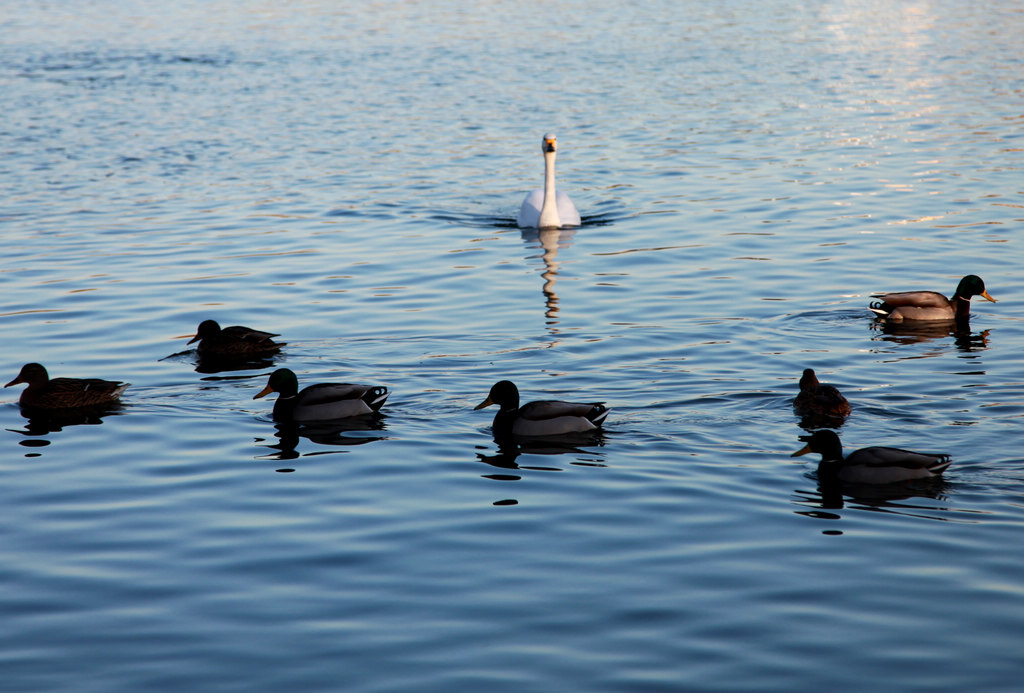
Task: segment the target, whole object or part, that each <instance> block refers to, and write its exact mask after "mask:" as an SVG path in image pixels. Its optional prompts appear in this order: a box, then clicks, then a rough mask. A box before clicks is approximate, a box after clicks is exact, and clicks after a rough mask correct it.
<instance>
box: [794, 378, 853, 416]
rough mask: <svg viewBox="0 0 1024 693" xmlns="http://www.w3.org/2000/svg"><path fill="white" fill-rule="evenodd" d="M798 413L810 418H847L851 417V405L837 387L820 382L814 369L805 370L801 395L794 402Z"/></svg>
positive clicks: (801, 379)
mask: <svg viewBox="0 0 1024 693" xmlns="http://www.w3.org/2000/svg"><path fill="white" fill-rule="evenodd" d="M793 409H795V410H796V411H797V413H799V414H802V415H804V416H810V417H829V418H832V417H834V418H845V417H847V416H849V415H850V403H849V402H848V401H846V398H845V397H843V394H842V393H841V392H840V391H839V389H838V388H836V386H835V385H826V384H825V383H821V382H819V381H818V376H817V375H815V374H814V369H813V368H805V369H804V373H803V375H802V376H801V377H800V394H798V395H797V396H796V398H795V399H794V400H793Z"/></svg>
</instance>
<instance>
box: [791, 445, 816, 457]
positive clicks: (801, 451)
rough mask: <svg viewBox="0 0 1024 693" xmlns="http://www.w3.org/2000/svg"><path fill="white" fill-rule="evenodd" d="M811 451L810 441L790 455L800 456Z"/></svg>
mask: <svg viewBox="0 0 1024 693" xmlns="http://www.w3.org/2000/svg"><path fill="white" fill-rule="evenodd" d="M810 451H811V444H810V443H808V444H807V445H805V446H803V447H802V448H800V449H799V450H797V451H796V452H794V453H793V454H792V455H790V457H800V455H806V454H807V453H809V452H810Z"/></svg>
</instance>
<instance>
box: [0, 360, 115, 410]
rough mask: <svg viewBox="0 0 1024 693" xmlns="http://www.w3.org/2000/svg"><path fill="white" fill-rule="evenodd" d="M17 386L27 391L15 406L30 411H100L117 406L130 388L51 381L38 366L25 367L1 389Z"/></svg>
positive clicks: (92, 382) (73, 380)
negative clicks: (21, 385)
mask: <svg viewBox="0 0 1024 693" xmlns="http://www.w3.org/2000/svg"><path fill="white" fill-rule="evenodd" d="M19 383H25V384H26V385H28V387H26V388H25V389H24V390H23V391H22V393H21V397H20V398H19V399H18V403H19V404H20V405H21V406H22V407H26V408H30V409H72V408H78V407H102V406H104V405H110V404H114V403H116V402H117V401H118V399H119V398H120V397H121V393H122V392H124V391H125V389H126V388H127V387H128V385H129V383H122V382H119V381H114V380H101V379H100V378H50V374H49V373H47V372H46V369H45V368H44V367H43V366H42V365H40V364H38V363H26V364H25V365H24V366H22V368H21V372H20V373H18V377H16V378H15V379H14V380H12V381H11V382H9V383H7V384H6V385H4V387H10V386H12V385H17V384H19Z"/></svg>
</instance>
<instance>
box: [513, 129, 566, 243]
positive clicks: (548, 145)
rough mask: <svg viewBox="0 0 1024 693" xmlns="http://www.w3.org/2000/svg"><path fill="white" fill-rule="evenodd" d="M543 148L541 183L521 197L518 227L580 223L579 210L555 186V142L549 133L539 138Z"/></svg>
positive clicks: (545, 226)
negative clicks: (542, 177) (524, 197)
mask: <svg viewBox="0 0 1024 693" xmlns="http://www.w3.org/2000/svg"><path fill="white" fill-rule="evenodd" d="M540 146H541V151H543V152H544V187H543V188H537V189H536V190H532V191H531V192H530V193H528V194H527V195H526V199H524V200H523V205H522V207H520V208H519V218H518V220H517V221H516V223H517V224H518V226H519V227H520V228H533V229H546V228H551V227H561V226H579V225H580V213H579V212H578V211H576V205H574V204H573V203H572V200H570V199H569V196H568V195H566V194H565V193H564V192H558V191H557V190H555V152H556V150H557V142H556V139H555V136H554V135H552V134H550V133H549V134H547V135H544V139H542V140H541V145H540Z"/></svg>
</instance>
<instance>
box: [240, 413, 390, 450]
mask: <svg viewBox="0 0 1024 693" xmlns="http://www.w3.org/2000/svg"><path fill="white" fill-rule="evenodd" d="M274 429H275V430H274V436H275V438H276V439H277V440H276V441H275V442H272V443H271V442H268V441H269V440H270V439H269V438H257V439H256V443H257V444H258V445H260V446H261V447H265V448H269V449H271V450H274V451H275V452H271V453H268V454H266V455H261V456H259V457H258V458H257V459H274V460H294V459H298V458H299V457H308V456H312V455H322V454H326V452H325V451H318V452H310V453H300V452H299V450H298V446H299V443H300V442H301V440H302V439H303V438H305V439H307V440H309V441H310V442H313V443H316V444H318V445H330V446H335V447H337V446H350V445H365V444H366V443H372V442H374V441H377V440H384V439H385V438H387V436H386V435H382V432H383V431H385V430H386V429H387V425H386V423H385V420H384V416H383V415H381V414H367V415H366V416H357V417H352V418H348V419H339V420H338V421H319V422H316V423H309V424H299V423H295V422H293V421H278V422H275V423H274Z"/></svg>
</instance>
